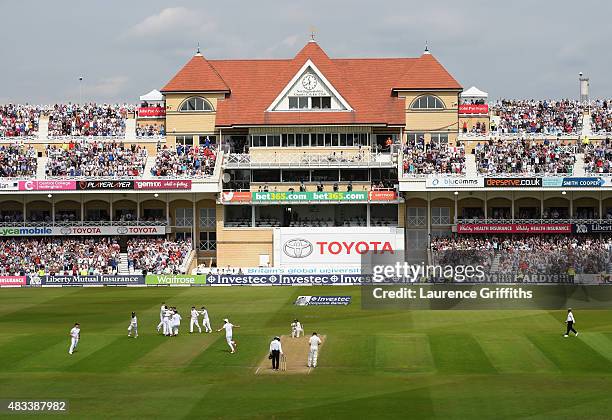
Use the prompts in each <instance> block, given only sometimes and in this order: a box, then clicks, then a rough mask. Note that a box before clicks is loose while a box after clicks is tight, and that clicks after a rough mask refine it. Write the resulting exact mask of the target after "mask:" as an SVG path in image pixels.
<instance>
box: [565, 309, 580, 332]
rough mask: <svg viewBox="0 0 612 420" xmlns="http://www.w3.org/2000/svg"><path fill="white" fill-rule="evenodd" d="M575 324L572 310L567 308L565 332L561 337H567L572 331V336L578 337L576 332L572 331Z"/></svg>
mask: <svg viewBox="0 0 612 420" xmlns="http://www.w3.org/2000/svg"><path fill="white" fill-rule="evenodd" d="M575 322H576V320H575V319H574V314H573V313H572V308H569V309H568V310H567V319H566V320H565V323H566V324H567V330H566V331H565V334H564V335H563V337H569V333H570V331H572V332H573V333H574V334H576V335H578V331H576V330H575V329H574V323H575Z"/></svg>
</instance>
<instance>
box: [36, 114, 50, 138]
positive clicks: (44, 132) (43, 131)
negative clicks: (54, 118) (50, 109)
mask: <svg viewBox="0 0 612 420" xmlns="http://www.w3.org/2000/svg"><path fill="white" fill-rule="evenodd" d="M47 137H49V117H46V116H41V117H40V120H38V140H39V141H41V142H44V143H46V142H47Z"/></svg>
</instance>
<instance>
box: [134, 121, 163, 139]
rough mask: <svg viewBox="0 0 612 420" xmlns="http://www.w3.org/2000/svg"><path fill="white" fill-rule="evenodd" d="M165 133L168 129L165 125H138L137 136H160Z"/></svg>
mask: <svg viewBox="0 0 612 420" xmlns="http://www.w3.org/2000/svg"><path fill="white" fill-rule="evenodd" d="M165 135H166V130H165V128H164V126H163V125H153V124H149V125H147V126H145V127H136V137H160V136H165Z"/></svg>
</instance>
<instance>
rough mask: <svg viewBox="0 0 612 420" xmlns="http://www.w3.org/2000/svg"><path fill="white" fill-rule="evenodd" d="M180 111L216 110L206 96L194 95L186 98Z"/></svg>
mask: <svg viewBox="0 0 612 420" xmlns="http://www.w3.org/2000/svg"><path fill="white" fill-rule="evenodd" d="M179 111H180V112H198V111H214V109H213V107H212V105H211V104H210V102H208V101H207V100H206V99H204V98H200V97H197V96H194V97H193V98H189V99H186V100H185V102H183V103H182V104H181V106H180V107H179Z"/></svg>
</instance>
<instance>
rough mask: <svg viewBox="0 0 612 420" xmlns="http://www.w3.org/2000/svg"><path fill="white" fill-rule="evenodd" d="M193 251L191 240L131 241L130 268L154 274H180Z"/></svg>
mask: <svg viewBox="0 0 612 420" xmlns="http://www.w3.org/2000/svg"><path fill="white" fill-rule="evenodd" d="M190 251H191V240H180V241H171V240H168V239H159V238H155V239H142V238H140V239H130V240H128V242H127V253H128V267H129V268H130V270H131V271H132V270H134V271H135V270H140V271H143V272H147V273H153V274H180V273H181V265H182V264H183V262H184V260H185V257H187V255H189V252H190Z"/></svg>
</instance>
